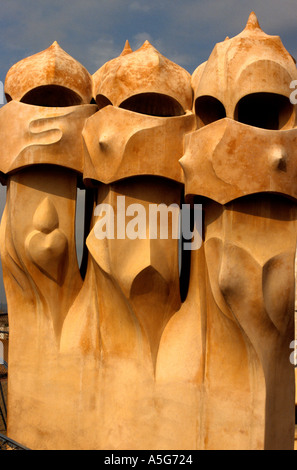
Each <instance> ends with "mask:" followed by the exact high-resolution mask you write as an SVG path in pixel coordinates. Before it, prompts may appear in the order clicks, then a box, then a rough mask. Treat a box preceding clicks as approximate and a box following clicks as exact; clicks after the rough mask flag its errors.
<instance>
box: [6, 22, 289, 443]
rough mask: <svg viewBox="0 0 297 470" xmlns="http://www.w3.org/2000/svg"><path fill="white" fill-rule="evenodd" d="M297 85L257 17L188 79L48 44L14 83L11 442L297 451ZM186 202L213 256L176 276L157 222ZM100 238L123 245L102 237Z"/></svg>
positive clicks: (156, 64) (174, 257)
mask: <svg viewBox="0 0 297 470" xmlns="http://www.w3.org/2000/svg"><path fill="white" fill-rule="evenodd" d="M35 72H36V73H35ZM296 78H297V77H296V67H295V64H294V61H293V59H292V58H291V56H290V54H289V53H288V52H287V51H286V50H285V48H284V47H283V45H282V43H281V40H280V39H279V38H278V37H275V36H268V35H266V34H265V33H264V32H263V31H262V30H261V28H260V26H259V23H258V21H257V19H256V17H255V15H254V14H252V15H251V16H250V18H249V21H248V24H247V26H246V28H245V29H244V31H243V32H242V33H241V34H239V35H238V36H236V37H235V38H233V39H227V40H226V41H224V42H223V43H220V44H218V45H216V46H215V48H214V51H213V53H212V54H211V56H210V58H209V60H208V61H207V62H206V63H205V64H203V65H201V66H200V67H198V69H197V70H196V71H195V73H194V74H193V77H192V82H191V77H190V76H189V74H188V73H187V72H186V71H185V70H184V69H182V68H181V67H179V66H178V65H176V64H174V63H172V62H171V61H169V60H168V59H166V58H165V57H164V56H162V55H161V54H160V53H159V52H158V51H157V50H156V49H155V48H154V47H153V46H152V45H151V44H149V43H148V42H146V43H145V44H144V45H143V46H142V47H141V48H140V49H139V50H137V51H135V52H133V51H132V50H131V47H130V46H129V44H128V43H126V45H125V48H124V51H123V53H122V54H121V55H120V56H119V57H118V58H116V59H114V60H112V61H110V62H108V63H107V64H105V65H104V66H103V67H102V68H101V69H99V71H98V72H96V73H95V74H94V76H93V77H92V78H90V76H89V74H88V72H87V71H85V69H83V68H82V66H81V65H80V64H78V63H77V62H76V61H75V60H74V59H72V58H71V57H70V56H68V54H66V53H65V52H64V51H62V50H61V49H60V47H59V46H58V45H57V44H56V43H54V44H53V45H52V46H51V47H50V48H49V49H47V50H46V51H43V52H42V53H39V54H37V55H35V56H32V57H31V58H28V59H24V61H22V62H21V63H19V64H16V65H15V66H14V67H12V69H11V70H10V71H9V72H8V76H7V80H6V85H5V86H6V93H7V94H8V95H10V97H11V98H12V100H11V102H9V103H8V104H7V105H5V106H4V107H3V108H2V109H1V112H0V133H1V137H2V139H1V141H2V147H1V154H0V170H1V173H2V175H3V176H2V179H3V178H5V180H6V184H7V202H6V208H5V212H4V215H3V219H2V222H1V230H0V247H1V258H2V265H3V274H4V284H5V289H6V294H7V300H8V310H9V325H10V351H9V399H8V435H9V436H10V437H11V438H12V439H14V440H16V441H19V442H21V443H22V444H24V445H25V446H27V447H29V448H32V449H77V450H80V449H99V450H100V449H108V450H130V449H131V450H138V449H155V450H163V449H164V450H168V451H174V450H176V449H179V450H186V449H188V450H194V449H200V450H219V449H224V450H227V449H238V450H240V449H247V450H257V449H259V450H262V449H282V450H286V449H291V450H292V449H293V448H294V429H295V423H294V406H295V386H294V368H293V366H292V364H290V361H289V355H290V347H289V346H290V343H291V341H293V339H294V303H295V253H296V240H297V237H296V235H297V226H296V225H297V206H296V185H295V181H296V158H297V157H296V155H295V148H296V126H295V120H296V113H295V107H294V106H293V105H292V104H291V103H290V101H289V94H290V93H291V89H290V88H289V85H290V82H291V81H292V80H294V79H296ZM90 80H91V81H92V87H91V88H92V90H91V93H90ZM91 95H92V96H93V98H94V99H96V102H97V105H90V104H89V103H90V101H91ZM193 96H194V103H193V102H192V97H193ZM76 97H79V100H77V99H76ZM264 105H265V106H264ZM98 108H99V109H98ZM267 110H268V112H267V113H266V111H267ZM265 113H266V114H265ZM271 117H272V118H273V119H272V118H271ZM3 142H5V145H4V143H3ZM78 180H79V181H78ZM83 181H84V183H85V184H86V186H87V187H88V193H87V194H88V197H87V207H86V209H87V211H86V212H87V214H88V215H90V219H88V216H87V214H86V220H85V226H86V247H87V250H88V263H87V271H86V275H85V276H84V277H82V276H81V272H80V269H79V266H78V262H77V255H76V243H75V214H76V191H77V185H78V184H82V182H83ZM184 192H185V193H186V202H188V203H191V204H192V205H193V204H195V203H199V204H202V205H203V243H202V246H201V247H200V249H197V250H193V251H191V252H190V253H189V252H188V253H185V252H184V253H183V254H182V255H183V256H182V258H183V264H182V270H181V275H180V270H179V255H180V241H179V240H178V239H177V238H176V237H175V236H174V230H173V228H172V229H171V228H170V229H169V233H168V236H167V237H165V238H162V236H161V232H160V229H161V225H162V221H161V216H160V217H159V219H157V224H155V223H154V221H153V220H152V219H151V217H150V208H151V206H152V205H155V206H157V207H158V206H159V207H163V208H165V209H168V208H171V210H172V212H171V219H173V217H174V214H177V213H178V212H179V208H180V205H181V203H182V202H183V201H184ZM139 207H141V208H142V211H143V212H142V214H140V212H139V210H140V209H139ZM107 211H110V213H111V214H113V216H114V218H113V222H111V221H110V220H109V221H108V220H107V219H105V222H104V223H105V225H104V223H103V222H102V220H103V221H104V217H106V212H107ZM143 214H144V215H143ZM137 217H138V218H137ZM141 221H142V224H141ZM100 224H101V225H100ZM102 226H105V229H106V230H113V235H114V236H110V237H109V238H106V237H101V238H100V237H99V236H98V230H99V227H101V228H102ZM127 227H130V230H131V231H132V232H133V234H134V236H132V237H129V236H128V235H127V233H126V232H125V229H127ZM156 227H157V229H158V230H157V234H155V235H156V236H154V237H149V234H150V233H151V230H152V229H154V230H155V229H156ZM196 228H197V229H198V228H199V227H196ZM200 229H201V227H200ZM131 231H130V234H131V233H132V232H131ZM189 258H190V260H189ZM189 261H190V262H189ZM187 280H188V289H187ZM181 285H182V286H183V288H182V290H181ZM185 287H186V289H185V290H184V288H185ZM181 292H182V293H183V295H181ZM185 294H187V295H185Z"/></svg>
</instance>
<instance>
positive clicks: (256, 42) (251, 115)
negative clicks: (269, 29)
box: [192, 13, 297, 130]
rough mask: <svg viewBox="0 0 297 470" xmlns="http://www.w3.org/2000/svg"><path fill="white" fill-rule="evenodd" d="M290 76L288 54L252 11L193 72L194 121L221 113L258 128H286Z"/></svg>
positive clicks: (294, 74) (290, 123)
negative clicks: (237, 31) (240, 28)
mask: <svg viewBox="0 0 297 470" xmlns="http://www.w3.org/2000/svg"><path fill="white" fill-rule="evenodd" d="M296 78H297V71H296V65H295V62H294V59H293V58H292V56H291V55H290V54H289V53H288V52H287V50H286V49H285V47H284V46H283V44H282V42H281V40H280V38H279V37H278V36H269V35H267V34H265V33H264V32H263V31H262V29H261V28H260V26H259V23H258V20H257V18H256V15H255V14H254V13H252V14H251V15H250V18H249V20H248V23H247V25H246V27H245V29H244V30H243V31H242V33H240V34H239V35H238V36H236V37H234V38H231V39H229V38H226V39H225V41H223V42H222V43H219V44H217V45H216V46H215V48H214V50H213V52H212V54H211V56H210V58H209V60H208V61H207V62H206V63H204V64H202V65H201V66H199V67H198V68H197V69H196V71H195V72H194V74H193V77H192V86H193V90H194V110H195V113H196V116H197V126H198V128H200V127H204V126H206V125H209V124H211V123H213V122H215V121H217V120H220V119H224V118H225V117H227V118H229V119H233V120H236V121H238V122H240V123H242V124H246V125H249V126H253V127H257V128H261V129H267V130H286V129H292V128H293V127H295V107H294V105H293V104H292V103H291V102H290V95H291V93H292V89H291V88H290V85H291V83H292V81H293V80H296Z"/></svg>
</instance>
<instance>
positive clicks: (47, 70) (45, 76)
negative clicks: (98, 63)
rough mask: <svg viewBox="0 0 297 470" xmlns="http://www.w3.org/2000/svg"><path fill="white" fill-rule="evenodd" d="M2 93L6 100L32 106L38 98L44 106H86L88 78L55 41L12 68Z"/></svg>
mask: <svg viewBox="0 0 297 470" xmlns="http://www.w3.org/2000/svg"><path fill="white" fill-rule="evenodd" d="M4 91H5V95H6V97H7V100H8V101H10V100H15V101H23V102H24V103H29V104H36V103H34V102H33V100H34V99H35V100H36V99H38V100H40V101H41V102H40V103H38V104H40V105H44V106H46V105H49V106H69V105H76V104H89V103H90V102H91V99H92V77H91V75H90V74H89V72H88V71H87V70H86V69H85V67H83V66H82V65H81V64H80V63H79V62H77V61H76V60H75V59H73V57H71V56H70V55H69V54H67V52H65V51H63V49H62V48H61V47H60V46H59V44H58V43H57V42H56V41H55V42H54V43H53V44H52V45H51V46H50V47H49V48H48V49H46V50H44V51H42V52H38V53H37V54H34V55H33V56H31V57H27V58H25V59H23V60H21V61H20V62H17V63H16V64H15V65H13V66H12V67H11V68H10V70H9V71H8V73H7V75H6V79H5V85H4ZM46 100H47V101H48V102H47V103H46ZM51 100H52V101H51ZM42 101H43V102H44V103H42Z"/></svg>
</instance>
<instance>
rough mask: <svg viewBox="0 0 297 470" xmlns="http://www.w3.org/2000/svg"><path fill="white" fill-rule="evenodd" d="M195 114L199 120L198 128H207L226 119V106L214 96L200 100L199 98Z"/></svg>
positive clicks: (202, 97) (203, 97)
mask: <svg viewBox="0 0 297 470" xmlns="http://www.w3.org/2000/svg"><path fill="white" fill-rule="evenodd" d="M195 112H196V116H197V119H198V127H203V126H207V125H208V124H211V123H212V122H215V121H219V120H220V119H224V118H225V117H226V110H225V107H224V105H223V104H222V103H221V102H220V101H219V100H218V99H216V98H214V97H213V96H200V98H197V99H196V102H195Z"/></svg>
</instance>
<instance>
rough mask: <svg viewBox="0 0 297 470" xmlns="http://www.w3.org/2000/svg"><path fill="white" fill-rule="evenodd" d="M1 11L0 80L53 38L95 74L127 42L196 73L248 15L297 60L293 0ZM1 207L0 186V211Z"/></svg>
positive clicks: (78, 3)
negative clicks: (152, 48)
mask: <svg viewBox="0 0 297 470" xmlns="http://www.w3.org/2000/svg"><path fill="white" fill-rule="evenodd" d="M0 6H1V13H0V44H1V54H0V80H1V81H2V82H4V80H5V76H6V73H7V71H8V70H9V68H10V67H11V66H12V65H13V64H14V63H15V62H17V61H19V60H21V59H23V58H25V57H28V56H30V55H32V54H35V53H37V52H39V51H42V50H44V49H46V48H47V47H49V46H50V45H51V44H52V43H53V42H54V41H58V43H59V44H60V46H61V47H62V48H63V49H64V50H65V51H66V52H68V54H70V55H72V56H73V57H74V58H75V59H77V60H78V61H79V62H81V63H82V64H83V65H84V66H85V67H86V68H87V69H88V70H89V72H90V73H92V74H93V73H94V72H96V70H97V69H98V68H99V67H101V66H102V65H103V64H104V63H105V62H106V61H107V60H109V59H112V58H113V57H116V56H118V55H119V54H120V53H121V51H122V49H123V47H124V43H125V41H126V39H128V40H129V42H130V44H131V46H132V49H136V48H138V47H140V46H141V45H142V44H143V42H144V41H145V40H146V39H148V40H149V41H150V42H151V43H152V44H153V46H155V47H156V48H157V49H158V50H159V51H160V52H161V53H162V54H163V55H165V56H166V57H168V58H169V59H171V60H173V61H174V62H177V63H178V64H179V65H181V66H182V67H184V68H185V69H187V70H188V71H189V72H190V73H193V71H194V70H195V68H196V67H197V66H198V65H199V64H201V63H202V62H204V61H205V60H207V59H208V57H209V55H210V53H211V51H212V49H213V47H214V46H215V44H216V43H217V42H220V41H223V40H224V39H225V37H226V36H229V37H232V36H234V35H236V34H238V33H239V32H241V31H242V29H243V28H244V27H245V24H246V22H247V19H248V17H249V14H250V12H251V11H252V10H254V11H255V12H256V14H257V16H258V19H259V22H260V25H261V26H262V29H263V30H264V31H265V32H266V33H268V34H273V35H279V36H281V38H282V40H283V43H284V45H285V46H286V48H287V49H288V50H289V52H290V53H291V54H292V55H293V56H294V57H296V58H297V3H296V0H257V1H256V0H249V1H244V0H208V1H205V0H203V1H202V0H162V1H159V0H158V1H157V0H150V1H143V0H84V1H82V0H1V2H0ZM0 158H1V157H0ZM4 202H5V191H3V189H2V190H1V191H0V213H2V210H3V206H4ZM0 278H1V274H0ZM4 300H5V297H4V291H3V287H2V286H1V279H0V302H3V301H4Z"/></svg>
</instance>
